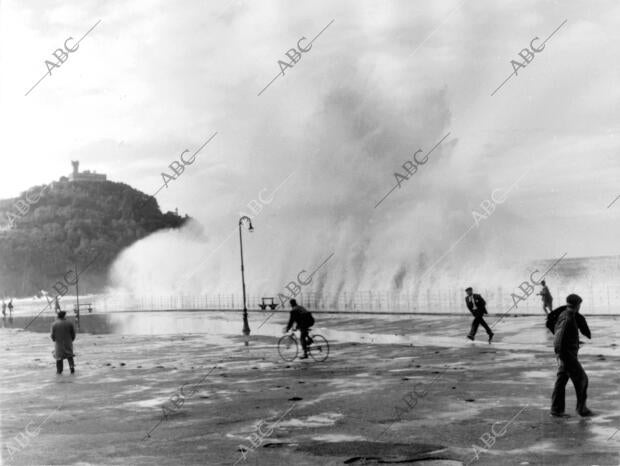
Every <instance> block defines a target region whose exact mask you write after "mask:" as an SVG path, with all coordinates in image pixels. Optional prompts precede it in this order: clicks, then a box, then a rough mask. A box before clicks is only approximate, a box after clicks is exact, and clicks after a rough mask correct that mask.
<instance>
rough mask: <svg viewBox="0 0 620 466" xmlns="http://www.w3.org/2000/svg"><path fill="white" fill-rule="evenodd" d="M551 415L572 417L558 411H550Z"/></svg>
mask: <svg viewBox="0 0 620 466" xmlns="http://www.w3.org/2000/svg"><path fill="white" fill-rule="evenodd" d="M549 414H551V415H552V416H553V417H570V416H569V415H568V414H566V413H558V412H557V411H553V410H551V411H549Z"/></svg>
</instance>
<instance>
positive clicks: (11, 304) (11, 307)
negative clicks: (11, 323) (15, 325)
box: [9, 299, 13, 317]
mask: <svg viewBox="0 0 620 466" xmlns="http://www.w3.org/2000/svg"><path fill="white" fill-rule="evenodd" d="M9 317H13V299H10V300H9Z"/></svg>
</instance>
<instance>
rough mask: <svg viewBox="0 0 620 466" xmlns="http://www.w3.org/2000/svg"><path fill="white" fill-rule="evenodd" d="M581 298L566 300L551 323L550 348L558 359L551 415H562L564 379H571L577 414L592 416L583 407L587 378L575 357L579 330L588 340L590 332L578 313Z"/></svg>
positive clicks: (571, 295)
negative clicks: (552, 328) (551, 339)
mask: <svg viewBox="0 0 620 466" xmlns="http://www.w3.org/2000/svg"><path fill="white" fill-rule="evenodd" d="M581 302H582V299H581V297H580V296H578V295H576V294H570V295H568V296H567V297H566V310H564V311H562V312H560V314H559V315H558V317H557V321H556V323H555V332H554V334H555V337H554V341H553V347H554V350H555V355H556V357H557V360H558V374H557V377H556V380H555V387H554V388H553V394H552V395H551V415H552V416H566V414H564V403H565V392H566V384H567V382H568V379H570V380H572V382H573V385H574V386H575V393H576V395H577V413H578V414H579V415H580V416H584V417H585V416H592V411H590V410H589V409H588V407H587V406H586V399H587V397H588V376H587V374H586V371H584V370H583V367H582V366H581V363H580V362H579V359H578V357H577V353H578V352H579V331H580V330H581V331H582V333H584V335H586V336H587V337H588V338H590V329H589V328H588V324H587V323H585V319H584V318H583V316H581V315H580V314H579V309H580V308H581Z"/></svg>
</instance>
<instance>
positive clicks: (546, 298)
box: [538, 280, 553, 315]
mask: <svg viewBox="0 0 620 466" xmlns="http://www.w3.org/2000/svg"><path fill="white" fill-rule="evenodd" d="M540 284H541V285H542V290H540V293H538V296H540V297H541V299H542V305H543V311H545V314H547V315H548V314H549V313H550V312H551V311H553V296H551V292H550V291H549V288H547V284H546V283H545V281H544V280H541V282H540ZM547 309H548V310H547Z"/></svg>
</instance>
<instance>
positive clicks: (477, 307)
mask: <svg viewBox="0 0 620 466" xmlns="http://www.w3.org/2000/svg"><path fill="white" fill-rule="evenodd" d="M465 292H466V293H467V296H466V297H465V304H466V305H467V309H469V312H471V313H472V315H473V316H474V321H473V322H472V323H471V330H470V331H469V335H467V338H469V339H470V340H472V341H473V340H474V338H475V337H476V332H477V331H478V326H479V325H482V327H483V328H484V329H485V330H486V331H487V335H489V343H491V340H492V339H493V335H494V334H493V332H492V331H491V328H490V327H489V326H488V325H487V323H486V322H485V321H484V317H483V316H484V314H487V303H486V301H485V300H484V299H482V296H480V295H479V294H475V293H474V292H473V290H472V289H471V287H469V288H467V289H466V290H465Z"/></svg>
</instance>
